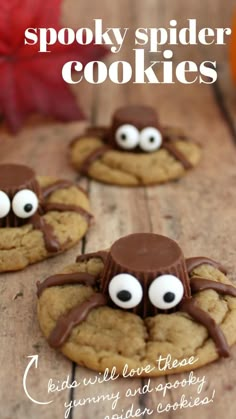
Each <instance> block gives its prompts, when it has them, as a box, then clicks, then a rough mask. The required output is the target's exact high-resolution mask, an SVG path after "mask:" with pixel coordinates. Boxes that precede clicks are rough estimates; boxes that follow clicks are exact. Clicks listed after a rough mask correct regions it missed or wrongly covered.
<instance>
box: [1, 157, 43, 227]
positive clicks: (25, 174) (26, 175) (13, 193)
mask: <svg viewBox="0 0 236 419" xmlns="http://www.w3.org/2000/svg"><path fill="white" fill-rule="evenodd" d="M40 198H41V190H40V186H39V184H38V182H37V179H36V176H35V173H34V171H33V170H32V169H30V168H29V167H27V166H23V165H20V164H2V165H0V227H18V226H21V225H23V224H25V223H26V222H27V221H28V220H29V218H30V217H32V216H33V215H34V214H35V213H36V212H37V210H38V205H39V201H40Z"/></svg>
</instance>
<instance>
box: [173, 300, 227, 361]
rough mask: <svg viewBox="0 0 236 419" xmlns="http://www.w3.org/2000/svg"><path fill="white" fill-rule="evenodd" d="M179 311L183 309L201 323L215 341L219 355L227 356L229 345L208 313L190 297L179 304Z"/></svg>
mask: <svg viewBox="0 0 236 419" xmlns="http://www.w3.org/2000/svg"><path fill="white" fill-rule="evenodd" d="M180 311H185V312H186V313H188V314H189V315H190V316H191V317H192V318H193V319H194V320H196V321H197V322H199V323H200V324H203V326H205V327H206V329H207V330H208V333H209V335H210V336H211V338H212V339H213V341H214V342H215V345H216V348H217V351H218V354H219V356H220V357H224V358H226V357H228V356H229V355H230V352H229V345H228V343H227V340H226V338H225V335H224V334H223V332H222V330H221V329H220V327H219V326H218V325H217V324H216V322H215V320H214V319H213V318H212V317H211V316H209V314H208V313H207V312H206V311H204V310H202V309H201V308H200V307H198V306H197V304H196V303H195V301H194V300H193V299H192V298H191V299H189V300H185V301H183V303H182V304H181V306H180Z"/></svg>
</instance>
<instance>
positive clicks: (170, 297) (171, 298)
mask: <svg viewBox="0 0 236 419" xmlns="http://www.w3.org/2000/svg"><path fill="white" fill-rule="evenodd" d="M174 299H175V294H174V293H173V292H166V293H165V295H164V297H163V300H164V301H165V302H166V303H172V301H174Z"/></svg>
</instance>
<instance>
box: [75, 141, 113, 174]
mask: <svg viewBox="0 0 236 419" xmlns="http://www.w3.org/2000/svg"><path fill="white" fill-rule="evenodd" d="M109 150H110V147H108V146H106V145H104V146H101V147H98V148H96V150H93V151H91V153H90V154H89V155H88V156H87V157H86V158H85V160H84V161H83V163H82V166H81V167H80V172H81V173H82V174H84V175H87V174H88V170H89V168H90V166H91V164H92V163H93V162H95V161H96V160H98V159H101V158H102V156H104V154H105V153H106V152H107V151H109Z"/></svg>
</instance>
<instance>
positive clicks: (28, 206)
mask: <svg viewBox="0 0 236 419" xmlns="http://www.w3.org/2000/svg"><path fill="white" fill-rule="evenodd" d="M12 209H13V212H14V214H15V215H16V216H17V217H19V218H29V217H31V216H32V215H33V214H35V212H36V211H37V209H38V198H37V195H36V194H35V193H34V192H33V191H31V190H30V189H22V191H19V192H17V193H16V195H15V196H14V198H13V200H12Z"/></svg>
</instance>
